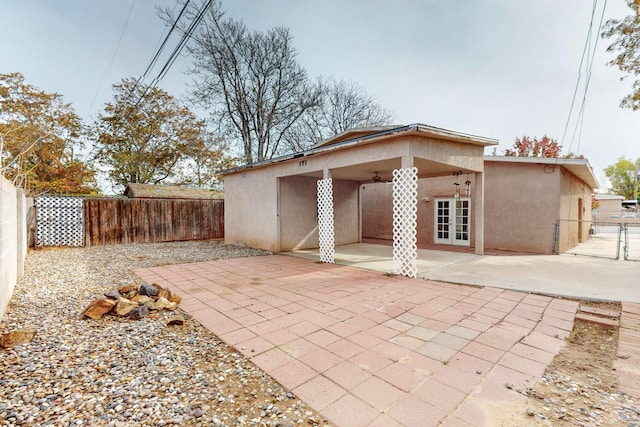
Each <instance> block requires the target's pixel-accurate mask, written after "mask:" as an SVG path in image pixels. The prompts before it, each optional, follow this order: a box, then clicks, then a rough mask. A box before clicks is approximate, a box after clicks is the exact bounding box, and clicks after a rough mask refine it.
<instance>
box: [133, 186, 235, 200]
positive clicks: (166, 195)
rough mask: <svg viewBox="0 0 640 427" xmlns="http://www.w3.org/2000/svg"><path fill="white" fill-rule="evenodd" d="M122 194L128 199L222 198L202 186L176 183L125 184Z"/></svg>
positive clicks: (219, 194) (220, 195)
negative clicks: (194, 186) (187, 185)
mask: <svg viewBox="0 0 640 427" xmlns="http://www.w3.org/2000/svg"><path fill="white" fill-rule="evenodd" d="M124 195H125V196H127V197H128V198H130V199H222V198H224V195H223V194H222V193H220V192H217V191H211V190H205V189H203V188H184V187H178V186H177V185H154V184H127V188H125V190H124Z"/></svg>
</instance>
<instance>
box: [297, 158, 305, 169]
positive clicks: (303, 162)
mask: <svg viewBox="0 0 640 427" xmlns="http://www.w3.org/2000/svg"><path fill="white" fill-rule="evenodd" d="M298 166H300V167H301V168H302V167H305V166H307V161H306V160H300V161H299V162H298Z"/></svg>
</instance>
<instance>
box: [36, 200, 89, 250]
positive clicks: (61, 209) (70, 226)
mask: <svg viewBox="0 0 640 427" xmlns="http://www.w3.org/2000/svg"><path fill="white" fill-rule="evenodd" d="M35 206H36V246H84V203H83V199H82V198H80V197H48V196H45V197H37V198H36V199H35Z"/></svg>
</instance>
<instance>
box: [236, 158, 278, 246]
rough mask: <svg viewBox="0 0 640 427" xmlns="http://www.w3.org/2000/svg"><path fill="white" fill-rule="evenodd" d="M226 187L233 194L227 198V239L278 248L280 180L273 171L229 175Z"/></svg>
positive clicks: (259, 170)
mask: <svg viewBox="0 0 640 427" xmlns="http://www.w3.org/2000/svg"><path fill="white" fill-rule="evenodd" d="M249 174H251V176H250V177H249ZM224 189H225V193H226V194H232V195H233V197H225V201H224V222H225V225H224V229H225V231H224V240H225V242H226V243H232V244H237V243H242V244H246V245H247V246H251V247H254V248H262V249H267V250H270V251H278V250H279V249H278V242H279V230H278V180H277V178H276V177H275V176H274V175H273V173H272V171H271V170H269V169H257V170H253V171H251V172H246V173H238V174H234V175H228V176H226V177H225V179H224Z"/></svg>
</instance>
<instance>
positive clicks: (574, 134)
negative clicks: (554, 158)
mask: <svg viewBox="0 0 640 427" xmlns="http://www.w3.org/2000/svg"><path fill="white" fill-rule="evenodd" d="M606 9H607V0H604V5H603V7H602V14H601V15H600V23H599V24H598V31H597V32H596V39H595V42H594V43H593V52H592V53H591V62H590V63H589V70H588V72H587V81H586V83H585V86H584V94H583V95H582V105H581V106H580V113H579V116H578V117H579V119H578V122H577V123H576V128H577V126H578V123H580V132H579V134H578V146H577V148H576V151H580V143H581V141H582V126H583V125H584V110H585V105H586V101H587V91H588V90H589V83H590V82H591V70H592V68H593V61H594V59H595V56H596V48H597V47H598V40H600V37H599V35H600V30H601V29H602V21H603V20H604V12H605V10H606ZM575 136H576V130H574V132H573V138H571V145H573V140H574V138H575ZM571 145H570V146H571Z"/></svg>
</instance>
